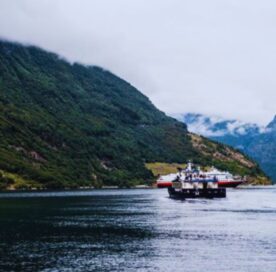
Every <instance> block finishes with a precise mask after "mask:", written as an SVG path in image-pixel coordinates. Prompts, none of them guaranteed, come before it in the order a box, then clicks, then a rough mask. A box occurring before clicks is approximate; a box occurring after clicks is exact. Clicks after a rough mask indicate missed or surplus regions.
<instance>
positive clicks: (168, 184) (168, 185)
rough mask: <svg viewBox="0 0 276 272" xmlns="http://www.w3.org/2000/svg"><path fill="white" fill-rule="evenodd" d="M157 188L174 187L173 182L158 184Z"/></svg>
mask: <svg viewBox="0 0 276 272" xmlns="http://www.w3.org/2000/svg"><path fill="white" fill-rule="evenodd" d="M157 187H158V188H169V187H172V182H171V181H166V182H157Z"/></svg>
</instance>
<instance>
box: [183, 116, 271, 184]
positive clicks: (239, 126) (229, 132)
mask: <svg viewBox="0 0 276 272" xmlns="http://www.w3.org/2000/svg"><path fill="white" fill-rule="evenodd" d="M178 119H179V120H181V121H183V122H185V123H186V124H187V125H188V129H189V130H190V131H192V132H194V133H198V134H200V135H203V136H206V137H208V138H210V139H213V140H216V141H218V142H221V143H225V144H228V145H230V146H232V147H234V148H237V149H240V150H242V151H244V152H245V153H246V154H247V155H249V156H250V157H251V158H253V159H255V160H256V161H257V162H258V163H259V164H260V166H261V167H262V168H263V169H264V171H265V172H266V173H267V175H269V176H270V177H271V178H272V179H273V181H274V182H276V116H275V117H274V119H273V120H272V121H271V122H270V123H269V124H268V125H267V126H259V125H257V124H253V123H246V122H242V121H239V120H226V119H223V118H220V117H212V116H205V115H202V114H197V113H187V114H183V115H181V116H180V117H179V118H178Z"/></svg>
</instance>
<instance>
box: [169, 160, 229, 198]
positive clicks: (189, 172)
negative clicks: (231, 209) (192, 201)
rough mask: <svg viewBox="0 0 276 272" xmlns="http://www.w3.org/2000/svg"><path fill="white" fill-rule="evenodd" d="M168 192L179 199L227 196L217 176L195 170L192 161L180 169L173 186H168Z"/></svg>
mask: <svg viewBox="0 0 276 272" xmlns="http://www.w3.org/2000/svg"><path fill="white" fill-rule="evenodd" d="M168 193H169V196H170V197H171V198H177V199H186V198H224V197H226V189H225V188H219V186H218V179H217V178H216V177H214V176H211V175H206V173H205V174H202V172H201V171H200V170H193V169H192V165H191V163H188V166H187V168H186V169H185V170H182V169H181V170H180V171H179V174H178V175H177V177H176V178H175V179H174V180H173V181H172V186H171V187H168Z"/></svg>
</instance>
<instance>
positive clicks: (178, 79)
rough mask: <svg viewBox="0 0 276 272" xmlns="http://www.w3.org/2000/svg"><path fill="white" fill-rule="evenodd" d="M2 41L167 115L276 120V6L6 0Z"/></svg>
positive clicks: (202, 0) (224, 1)
mask: <svg viewBox="0 0 276 272" xmlns="http://www.w3.org/2000/svg"><path fill="white" fill-rule="evenodd" d="M0 36H1V37H3V38H8V39H12V40H16V41H20V42H25V43H30V44H35V45H38V46H41V47H43V48H45V49H48V50H51V51H54V52H57V53H59V54H61V55H63V56H65V57H66V58H68V59H69V60H70V61H80V62H83V63H86V64H93V65H99V66H102V67H104V68H106V69H108V70H110V71H112V72H114V73H115V74H117V75H119V76H121V77H123V78H124V79H126V80H127V81H129V82H130V83H131V84H133V85H134V86H135V87H137V88H138V89H139V90H140V91H141V92H143V93H144V94H146V95H147V96H149V97H150V99H151V100H152V102H153V103H154V104H155V105H156V106H157V107H158V108H160V109H161V110H163V111H165V112H166V113H168V114H179V113H185V112H199V113H203V114H208V115H217V116H222V117H225V118H237V119H240V120H243V121H250V122H258V123H259V124H266V123H267V122H269V121H270V120H271V119H272V118H273V116H274V115H275V114H276V1H275V0H39V1H38V0H0Z"/></svg>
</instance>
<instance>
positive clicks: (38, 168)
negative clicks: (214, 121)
mask: <svg viewBox="0 0 276 272" xmlns="http://www.w3.org/2000/svg"><path fill="white" fill-rule="evenodd" d="M188 159H192V160H193V161H194V162H195V163H200V164H202V165H210V164H213V165H215V166H217V167H219V168H221V169H227V170H230V171H232V172H234V173H236V174H241V175H249V176H251V178H252V179H253V180H256V179H257V180H258V181H259V182H267V179H266V178H265V176H264V173H263V172H262V171H261V170H260V168H259V167H258V165H256V163H255V162H253V161H251V160H250V159H248V158H247V157H246V156H244V155H243V154H240V153H239V152H236V151H235V150H233V149H231V148H229V147H225V146H224V145H222V144H217V143H214V142H212V141H210V140H207V139H206V138H204V137H200V136H196V135H194V134H191V133H188V131H187V128H186V125H185V124H183V123H181V122H179V121H177V120H175V119H173V118H171V117H168V116H166V115H165V114H164V113H163V112H161V111H159V110H158V109H157V108H156V107H155V106H154V105H153V104H152V103H151V102H150V100H149V99H148V98H147V97H145V96H144V95H143V94H141V93H140V92H139V91H138V90H137V89H135V88H134V87H133V86H131V85H130V84H129V83H127V82H126V81H124V80H122V79H120V78H118V77H117V76H115V75H113V74H112V73H110V72H108V71H106V70H103V69H101V68H99V67H94V66H92V67H91V66H83V65H80V64H77V63H75V64H70V63H68V62H66V61H65V60H63V59H61V58H60V57H59V56H57V55H55V54H53V53H49V52H46V51H44V50H41V49H39V48H37V47H33V46H22V45H20V44H16V43H10V42H4V41H2V42H0V187H1V188H30V187H42V188H64V187H70V188H72V187H79V186H99V187H100V186H102V185H118V186H131V185H135V184H141V183H145V182H146V181H151V180H153V174H152V172H151V171H150V170H148V169H147V168H146V163H148V162H167V163H172V162H179V163H181V162H186V161H187V160H188Z"/></svg>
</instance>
